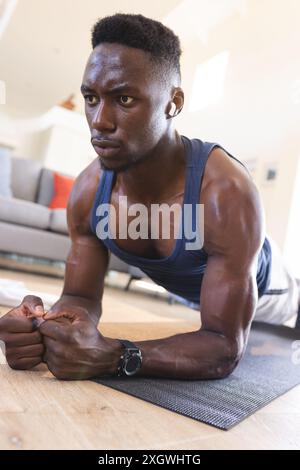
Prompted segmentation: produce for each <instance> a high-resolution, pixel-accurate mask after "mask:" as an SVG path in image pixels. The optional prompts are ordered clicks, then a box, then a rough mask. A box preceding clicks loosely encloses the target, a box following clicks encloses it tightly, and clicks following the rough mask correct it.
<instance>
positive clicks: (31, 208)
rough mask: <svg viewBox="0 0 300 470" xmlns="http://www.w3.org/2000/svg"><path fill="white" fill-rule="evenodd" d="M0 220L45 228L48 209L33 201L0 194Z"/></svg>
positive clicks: (47, 224) (48, 215) (47, 223)
mask: <svg viewBox="0 0 300 470" xmlns="http://www.w3.org/2000/svg"><path fill="white" fill-rule="evenodd" d="M0 220H1V221H2V222H9V223H11V224H17V225H26V226H28V227H35V228H39V229H47V228H48V227H49V223H50V210H49V209H48V208H47V207H44V206H41V205H40V204H36V203H34V202H29V201H23V200H22V199H15V198H9V197H4V196H0Z"/></svg>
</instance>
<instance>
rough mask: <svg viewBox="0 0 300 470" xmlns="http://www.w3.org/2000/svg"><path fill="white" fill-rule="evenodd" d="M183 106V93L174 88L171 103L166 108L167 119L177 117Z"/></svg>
mask: <svg viewBox="0 0 300 470" xmlns="http://www.w3.org/2000/svg"><path fill="white" fill-rule="evenodd" d="M183 105H184V93H183V90H182V88H180V87H176V88H174V89H173V90H172V101H171V102H170V104H169V106H168V112H167V114H168V117H170V118H172V117H175V116H177V115H178V114H179V113H180V112H181V110H182V108H183Z"/></svg>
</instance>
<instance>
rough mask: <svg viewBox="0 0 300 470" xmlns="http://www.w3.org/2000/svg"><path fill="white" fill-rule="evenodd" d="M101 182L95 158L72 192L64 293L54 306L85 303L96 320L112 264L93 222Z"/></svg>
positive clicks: (69, 205) (77, 305)
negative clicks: (92, 224)
mask: <svg viewBox="0 0 300 470" xmlns="http://www.w3.org/2000/svg"><path fill="white" fill-rule="evenodd" d="M95 175H98V176H95ZM98 183H99V164H98V161H96V160H95V161H93V162H92V163H91V165H90V166H89V167H88V168H87V169H86V170H84V172H83V173H82V174H81V175H79V177H78V178H77V180H76V183H75V185H74V188H73V190H72V193H71V196H70V200H69V203H68V209H67V218H68V228H69V233H70V237H71V241H72V245H71V249H70V252H69V255H68V258H67V262H66V273H65V279H64V287H63V291H62V294H61V297H60V299H59V300H58V301H57V302H56V303H55V305H54V306H53V307H52V308H51V310H50V312H51V313H52V312H53V313H54V312H57V311H59V310H62V309H67V308H69V307H74V306H76V307H83V308H85V309H86V310H87V311H88V313H89V316H90V317H91V318H92V320H93V322H94V323H95V324H97V323H98V321H99V318H100V316H101V300H102V293H103V285H104V277H105V273H106V270H107V265H108V253H107V250H106V248H105V247H104V245H102V244H101V243H100V241H99V239H98V238H97V237H96V236H95V235H94V234H93V233H92V231H91V229H90V224H89V218H90V212H91V208H92V205H93V202H94V197H95V193H96V190H97V186H98Z"/></svg>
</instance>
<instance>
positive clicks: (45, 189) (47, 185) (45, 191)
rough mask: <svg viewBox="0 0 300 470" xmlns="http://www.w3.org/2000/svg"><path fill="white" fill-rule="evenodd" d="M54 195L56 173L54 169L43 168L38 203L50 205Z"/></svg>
mask: <svg viewBox="0 0 300 470" xmlns="http://www.w3.org/2000/svg"><path fill="white" fill-rule="evenodd" d="M53 196H54V175H53V171H52V170H49V169H48V168H43V169H42V172H41V178H40V184H39V191H38V197H37V203H38V204H42V205H43V206H47V207H48V206H49V204H50V202H51V201H52V199H53Z"/></svg>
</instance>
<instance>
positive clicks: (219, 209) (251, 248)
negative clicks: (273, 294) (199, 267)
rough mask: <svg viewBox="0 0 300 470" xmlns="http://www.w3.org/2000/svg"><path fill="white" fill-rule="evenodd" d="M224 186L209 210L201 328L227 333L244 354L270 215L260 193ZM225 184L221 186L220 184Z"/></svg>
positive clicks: (215, 191) (212, 198)
mask: <svg viewBox="0 0 300 470" xmlns="http://www.w3.org/2000/svg"><path fill="white" fill-rule="evenodd" d="M226 184H228V185H227V186H226V187H225V190H223V191H220V192H218V187H217V189H216V187H214V188H213V191H212V192H211V193H210V195H209V197H208V201H209V202H208V204H207V206H206V209H207V211H206V218H205V222H206V224H207V225H206V227H207V229H206V233H205V240H206V241H205V249H206V251H207V253H208V260H207V267H206V270H205V274H204V277H203V282H202V286H201V293H200V307H201V322H202V326H201V328H202V329H203V330H207V331H214V332H217V333H220V334H222V335H224V336H225V337H226V338H229V339H231V340H232V341H233V342H235V343H236V345H237V347H238V350H239V352H241V351H242V350H243V348H244V346H245V344H246V341H247V335H248V332H249V329H250V325H251V321H252V319H253V316H254V312H255V309H256V305H257V297H258V294H257V283H256V273H257V260H258V255H259V251H260V249H261V246H262V243H263V238H264V236H263V235H264V217H263V212H262V207H261V204H260V200H259V196H258V194H257V192H256V189H255V188H254V187H253V186H252V185H251V184H250V183H249V186H246V184H245V183H244V184H243V186H242V187H241V185H240V183H239V182H236V181H232V182H229V183H226ZM219 186H221V184H220V185H219Z"/></svg>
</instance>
